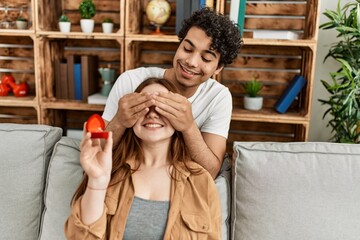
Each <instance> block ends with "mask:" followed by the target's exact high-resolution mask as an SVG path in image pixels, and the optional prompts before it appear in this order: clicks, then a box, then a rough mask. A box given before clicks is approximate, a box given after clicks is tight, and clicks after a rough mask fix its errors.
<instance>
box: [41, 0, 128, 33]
mask: <svg viewBox="0 0 360 240" xmlns="http://www.w3.org/2000/svg"><path fill="white" fill-rule="evenodd" d="M80 3H81V0H75V1H70V0H63V1H58V0H38V8H37V9H38V11H37V21H38V24H37V31H38V32H42V31H44V32H48V31H59V26H58V22H59V18H60V16H61V15H62V14H63V13H65V14H66V15H67V16H68V17H69V19H70V21H71V32H77V33H81V28H80V20H81V16H80V13H79V12H78V7H79V4H80ZM94 3H95V5H96V14H95V16H94V17H93V19H94V20H95V26H94V32H95V33H102V26H101V24H102V21H103V19H104V18H111V19H112V20H113V22H114V29H113V32H114V33H116V34H119V35H121V36H123V35H124V19H125V12H124V9H125V0H94ZM49 6H52V7H51V8H52V10H51V11H49ZM62 34H64V35H67V34H66V33H62Z"/></svg>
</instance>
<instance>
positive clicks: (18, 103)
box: [0, 96, 39, 108]
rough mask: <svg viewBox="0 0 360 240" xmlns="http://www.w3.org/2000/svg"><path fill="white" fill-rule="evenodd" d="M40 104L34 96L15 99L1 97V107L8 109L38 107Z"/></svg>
mask: <svg viewBox="0 0 360 240" xmlns="http://www.w3.org/2000/svg"><path fill="white" fill-rule="evenodd" d="M38 105H39V104H38V102H37V101H36V98H35V97H34V96H28V97H21V98H18V97H14V96H6V97H0V106H6V107H34V108H37V107H38Z"/></svg>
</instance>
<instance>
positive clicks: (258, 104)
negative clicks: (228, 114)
mask: <svg viewBox="0 0 360 240" xmlns="http://www.w3.org/2000/svg"><path fill="white" fill-rule="evenodd" d="M262 105H263V97H260V96H258V97H249V96H245V97H244V108H245V109H247V110H252V111H258V110H260V109H261V108H262Z"/></svg>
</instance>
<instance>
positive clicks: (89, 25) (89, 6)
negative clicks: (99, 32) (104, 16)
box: [78, 0, 96, 33]
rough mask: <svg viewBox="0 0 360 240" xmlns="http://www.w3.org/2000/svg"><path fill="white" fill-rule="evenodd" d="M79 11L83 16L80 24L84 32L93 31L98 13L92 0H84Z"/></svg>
mask: <svg viewBox="0 0 360 240" xmlns="http://www.w3.org/2000/svg"><path fill="white" fill-rule="evenodd" d="M78 10H79V13H80V16H81V20H80V26H81V30H82V31H83V32H84V33H92V32H93V31H94V19H92V18H93V17H94V16H95V14H96V6H95V4H94V2H93V1H92V0H82V2H81V3H80V5H79V9H78Z"/></svg>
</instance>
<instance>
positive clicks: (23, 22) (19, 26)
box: [16, 21, 28, 29]
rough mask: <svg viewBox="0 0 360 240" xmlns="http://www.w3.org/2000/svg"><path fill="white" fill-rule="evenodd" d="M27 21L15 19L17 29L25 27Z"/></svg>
mask: <svg viewBox="0 0 360 240" xmlns="http://www.w3.org/2000/svg"><path fill="white" fill-rule="evenodd" d="M27 25H28V22H25V21H16V28H17V29H27Z"/></svg>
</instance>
